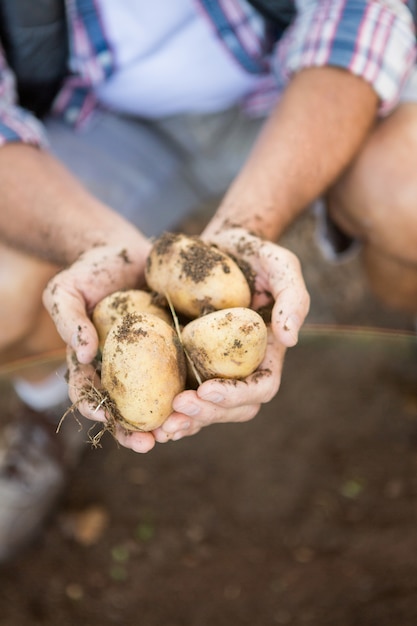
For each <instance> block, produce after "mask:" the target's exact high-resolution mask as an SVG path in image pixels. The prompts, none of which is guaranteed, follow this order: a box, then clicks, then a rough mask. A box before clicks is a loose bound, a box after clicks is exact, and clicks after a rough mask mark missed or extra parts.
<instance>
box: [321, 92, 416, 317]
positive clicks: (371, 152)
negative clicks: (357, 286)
mask: <svg viewBox="0 0 417 626" xmlns="http://www.w3.org/2000/svg"><path fill="white" fill-rule="evenodd" d="M416 167H417V103H406V104H402V105H400V106H399V107H398V109H396V111H395V112H394V113H392V114H391V115H390V116H389V117H388V118H386V119H384V120H383V121H381V122H379V123H378V125H377V126H376V127H375V129H374V130H373V132H372V133H371V135H370V137H369V140H368V141H367V142H366V144H365V145H364V147H363V149H362V150H361V152H360V153H359V155H358V157H357V158H356V160H355V161H354V163H353V164H352V165H351V166H350V167H349V168H348V169H347V170H346V172H345V173H344V174H343V175H342V176H341V178H340V179H339V181H338V182H337V184H335V185H334V186H333V187H332V189H331V190H330V191H329V194H328V197H327V199H328V207H329V211H330V214H331V216H332V218H333V219H334V221H335V222H336V223H337V224H338V225H339V226H340V227H341V228H342V229H343V230H345V231H346V232H347V233H349V234H351V235H353V236H355V237H358V238H359V239H361V240H362V242H363V263H364V268H365V271H366V273H367V276H368V278H369V281H370V285H371V288H372V290H373V291H374V292H375V294H376V295H377V296H378V297H379V298H380V299H381V300H382V301H383V302H384V303H385V304H387V305H388V306H390V307H393V308H396V309H399V310H403V311H405V312H411V313H413V314H416V313H417V175H416Z"/></svg>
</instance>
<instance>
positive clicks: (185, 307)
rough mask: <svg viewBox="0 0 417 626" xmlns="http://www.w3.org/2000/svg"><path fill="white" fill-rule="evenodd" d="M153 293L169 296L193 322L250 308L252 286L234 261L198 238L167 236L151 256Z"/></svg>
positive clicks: (148, 267)
mask: <svg viewBox="0 0 417 626" xmlns="http://www.w3.org/2000/svg"><path fill="white" fill-rule="evenodd" d="M145 277H146V281H147V284H148V286H149V288H150V289H153V290H154V291H155V292H157V293H158V294H161V295H162V296H165V295H167V296H168V297H169V299H170V300H171V303H172V305H173V307H174V309H175V310H176V311H177V312H178V313H182V314H183V315H185V316H187V317H189V318H190V319H193V318H195V317H198V316H200V315H202V314H204V313H207V312H210V311H214V310H218V309H226V308H229V307H239V306H241V307H248V306H249V304H250V301H251V292H250V288H249V284H248V282H247V280H246V278H245V276H244V274H243V272H242V271H241V269H240V268H239V267H238V265H237V264H236V263H235V261H234V260H233V259H232V258H231V257H229V256H228V255H227V254H226V253H224V252H222V251H221V250H219V249H218V248H216V247H215V246H212V245H210V244H208V243H206V242H204V241H202V240H201V239H199V238H198V237H188V236H186V235H183V234H174V233H164V234H163V235H161V237H159V238H158V239H157V240H156V241H155V243H154V245H153V247H152V250H151V252H150V254H149V256H148V259H147V265H146V270H145Z"/></svg>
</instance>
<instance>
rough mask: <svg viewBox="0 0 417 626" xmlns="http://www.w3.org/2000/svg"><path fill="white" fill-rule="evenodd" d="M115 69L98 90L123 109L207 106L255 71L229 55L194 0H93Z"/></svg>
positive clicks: (244, 85)
mask: <svg viewBox="0 0 417 626" xmlns="http://www.w3.org/2000/svg"><path fill="white" fill-rule="evenodd" d="M98 4H99V7H100V13H101V15H102V19H103V26H104V29H105V32H106V36H107V37H108V40H109V41H110V44H111V45H112V47H113V50H114V53H115V59H116V66H117V69H116V71H115V73H114V74H113V75H112V76H111V77H110V78H109V80H108V81H107V82H106V83H104V84H102V85H100V86H99V87H98V88H97V90H96V94H97V97H98V99H99V100H100V101H101V102H102V103H103V104H105V105H106V106H108V107H110V108H112V109H114V110H117V111H119V112H121V113H128V114H133V115H139V116H143V117H153V118H158V117H163V116H167V115H174V114H177V113H184V112H195V113H212V112H216V111H220V110H222V109H225V108H227V107H228V106H231V105H233V104H235V103H236V102H238V101H239V100H240V99H241V98H242V97H244V96H245V95H246V94H248V93H250V92H251V91H252V90H253V88H254V86H255V85H256V83H257V81H259V80H260V78H259V77H257V76H254V75H251V74H249V73H247V72H245V71H244V69H243V68H241V67H240V66H239V65H238V63H237V62H236V61H235V60H234V59H233V58H232V56H231V55H230V54H229V52H228V51H227V50H226V49H225V48H224V46H223V44H222V43H221V42H220V41H219V40H218V38H217V36H216V34H215V33H214V32H213V31H212V30H211V27H210V24H209V23H208V22H207V21H206V20H205V18H204V16H202V15H200V14H199V12H198V10H197V8H196V7H195V5H194V3H193V0H117V1H115V0H98Z"/></svg>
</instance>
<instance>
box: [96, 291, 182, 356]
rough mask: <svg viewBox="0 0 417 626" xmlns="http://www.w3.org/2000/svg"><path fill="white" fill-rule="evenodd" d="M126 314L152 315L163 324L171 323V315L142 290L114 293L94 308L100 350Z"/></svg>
mask: <svg viewBox="0 0 417 626" xmlns="http://www.w3.org/2000/svg"><path fill="white" fill-rule="evenodd" d="M126 313H152V314H153V315H156V316H157V317H160V318H161V319H163V320H164V321H165V322H167V323H168V324H170V323H171V322H172V316H171V314H170V313H169V312H168V311H167V310H166V309H164V308H163V307H161V306H158V305H157V304H155V303H154V302H153V299H152V294H150V293H149V292H147V291H143V290H142V289H127V290H126V291H115V292H114V293H111V294H110V295H108V296H106V297H105V298H103V300H100V302H98V304H97V305H96V307H95V308H94V311H93V315H92V319H93V324H94V326H95V328H96V330H97V334H98V338H99V347H100V350H103V346H104V341H105V339H106V337H107V335H108V333H109V331H110V328H111V327H112V326H113V324H114V323H115V322H116V321H118V320H120V319H121V317H122V316H123V315H125V314H126Z"/></svg>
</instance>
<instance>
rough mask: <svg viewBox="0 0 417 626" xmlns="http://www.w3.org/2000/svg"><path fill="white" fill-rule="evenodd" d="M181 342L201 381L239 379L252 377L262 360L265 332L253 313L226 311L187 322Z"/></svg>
mask: <svg viewBox="0 0 417 626" xmlns="http://www.w3.org/2000/svg"><path fill="white" fill-rule="evenodd" d="M182 342H183V345H184V348H185V350H186V351H187V353H188V355H189V357H190V359H191V361H192V362H193V365H194V367H195V368H196V370H197V372H198V373H199V375H200V376H201V378H202V379H203V380H207V379H209V378H235V379H240V378H245V377H246V376H249V374H252V372H254V371H255V370H256V368H257V367H258V365H259V364H260V363H261V361H262V359H263V358H264V355H265V350H266V344H267V328H266V325H265V322H264V321H263V319H262V318H261V316H260V315H259V314H258V313H256V311H253V310H252V309H248V308H242V307H237V308H229V309H224V310H222V311H214V312H213V313H208V314H207V315H203V316H202V317H199V318H197V319H195V320H193V321H191V322H189V323H188V324H187V325H186V326H185V327H184V328H183V331H182Z"/></svg>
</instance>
